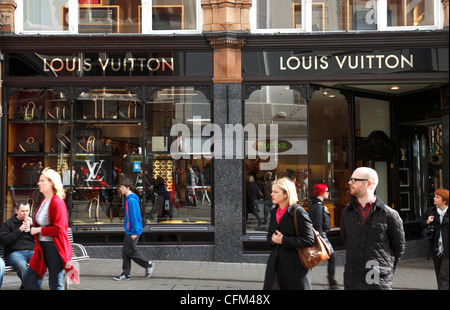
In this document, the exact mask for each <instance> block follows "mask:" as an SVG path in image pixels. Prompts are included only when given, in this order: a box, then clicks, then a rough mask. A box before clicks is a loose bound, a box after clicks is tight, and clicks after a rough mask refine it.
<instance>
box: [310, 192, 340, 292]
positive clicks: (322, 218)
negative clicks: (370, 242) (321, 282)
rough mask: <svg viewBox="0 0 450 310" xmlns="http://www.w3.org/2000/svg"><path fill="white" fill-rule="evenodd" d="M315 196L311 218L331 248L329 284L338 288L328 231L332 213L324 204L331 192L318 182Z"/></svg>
mask: <svg viewBox="0 0 450 310" xmlns="http://www.w3.org/2000/svg"><path fill="white" fill-rule="evenodd" d="M312 194H313V196H314V197H313V198H312V199H311V205H310V206H309V208H308V214H309V218H310V219H311V221H312V223H313V226H314V229H315V230H317V231H318V232H319V234H320V236H321V237H322V238H323V240H324V241H325V242H326V243H327V245H328V248H329V249H330V258H329V259H328V268H327V271H328V276H327V278H328V284H329V287H330V290H335V289H337V282H336V280H335V279H334V273H335V269H336V268H335V257H334V250H333V246H332V245H331V243H330V241H329V240H328V238H327V231H329V230H330V229H331V215H330V212H329V211H328V208H327V207H326V206H324V204H323V201H324V200H325V199H328V197H329V196H330V192H329V191H328V186H327V185H325V184H316V185H315V186H314V188H313V192H312Z"/></svg>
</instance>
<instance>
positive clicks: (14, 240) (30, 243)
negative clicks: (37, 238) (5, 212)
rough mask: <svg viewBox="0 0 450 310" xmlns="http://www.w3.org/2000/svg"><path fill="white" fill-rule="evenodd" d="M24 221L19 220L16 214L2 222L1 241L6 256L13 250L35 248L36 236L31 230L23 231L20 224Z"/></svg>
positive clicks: (0, 229)
mask: <svg viewBox="0 0 450 310" xmlns="http://www.w3.org/2000/svg"><path fill="white" fill-rule="evenodd" d="M22 223H23V221H19V220H18V219H17V217H16V216H15V215H14V216H13V217H11V218H10V219H8V220H7V221H6V222H4V223H3V224H2V227H1V228H0V243H1V244H2V245H3V247H4V249H5V257H8V255H9V254H11V252H15V251H25V250H31V251H33V249H34V237H33V236H32V235H31V234H30V233H29V232H21V231H20V229H19V228H20V226H21V225H22Z"/></svg>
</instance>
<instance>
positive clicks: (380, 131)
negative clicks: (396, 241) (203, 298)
mask: <svg viewBox="0 0 450 310" xmlns="http://www.w3.org/2000/svg"><path fill="white" fill-rule="evenodd" d="M344 36H345V35H344ZM300 37H301V38H300ZM354 37H355V36H353V37H352V38H354ZM359 38H360V40H359V41H358V42H359V43H361V42H363V44H362V45H359V46H356V43H355V44H354V45H352V44H348V43H346V44H343V43H342V42H349V41H348V40H347V39H348V38H347V37H346V38H340V37H338V38H336V37H335V36H331V35H330V36H327V38H324V40H323V41H321V42H319V41H317V40H316V39H317V36H272V37H270V38H267V37H264V36H259V35H251V36H249V35H245V36H243V37H242V39H243V42H245V44H244V46H243V47H242V50H241V56H242V83H230V84H218V83H213V76H214V72H213V61H214V60H213V59H214V55H213V54H214V51H213V49H212V48H211V46H210V44H209V42H208V38H206V37H204V36H180V37H170V38H167V37H164V39H162V37H161V38H158V37H139V40H138V39H136V38H133V37H121V38H113V39H111V37H109V38H108V37H102V36H98V37H95V40H93V37H83V36H76V37H70V38H67V37H56V36H49V37H39V40H37V39H38V38H36V37H16V36H11V37H6V38H4V39H3V40H2V45H1V50H2V53H3V55H4V60H3V72H4V73H3V75H2V76H3V85H2V111H3V117H2V127H1V136H2V142H1V143H2V145H1V150H2V154H1V156H2V157H1V161H2V162H1V167H4V168H3V169H2V171H1V172H0V173H1V177H2V180H3V181H4V182H2V184H4V185H3V186H2V188H1V189H0V191H1V196H2V197H3V198H2V201H1V202H0V203H1V205H0V208H1V211H2V213H1V221H2V222H3V221H4V220H6V219H7V218H9V217H11V216H12V215H13V214H14V210H13V208H14V204H15V203H18V202H21V201H28V202H29V203H30V205H31V206H32V208H31V209H32V210H35V208H36V205H37V204H38V203H39V199H40V198H39V192H38V188H37V184H36V175H37V174H38V173H39V171H40V169H42V168H43V167H51V168H53V169H55V170H56V171H58V172H59V173H60V175H61V177H62V181H63V185H64V188H65V189H66V194H67V198H66V204H67V207H68V215H69V225H70V227H71V228H72V231H73V233H74V238H75V241H76V242H80V243H82V244H83V245H84V246H85V247H86V248H87V249H88V252H89V254H90V255H91V256H92V257H120V249H121V248H120V246H121V244H122V241H123V222H122V221H123V212H122V208H121V202H122V200H121V199H123V197H121V195H119V194H118V192H117V184H118V182H119V180H120V178H123V177H127V178H130V179H132V180H133V182H134V184H135V187H136V191H137V192H138V193H139V195H140V196H141V197H142V201H143V221H144V231H143V235H142V236H141V239H140V245H141V246H142V248H143V251H144V252H145V253H146V254H147V255H148V256H149V257H150V256H151V257H154V259H173V260H176V259H191V260H217V261H264V260H265V258H266V257H267V253H268V252H267V250H268V248H267V245H266V242H265V239H266V232H267V222H268V218H267V217H268V214H267V212H266V211H267V207H266V206H267V204H265V202H264V199H262V200H260V201H258V207H259V208H258V209H259V212H257V213H256V214H253V213H248V212H247V209H246V196H245V195H246V194H245V193H246V187H247V183H248V182H249V181H250V180H249V179H250V176H251V177H253V179H254V181H255V182H260V183H263V182H265V179H264V178H265V177H266V174H267V172H271V174H272V179H275V178H280V177H285V176H287V177H289V178H291V179H292V180H294V181H295V183H296V185H297V190H298V196H299V203H300V204H302V205H303V206H305V207H307V205H308V203H309V201H310V199H311V190H312V187H313V186H314V185H315V184H317V183H325V184H327V185H328V187H329V188H330V191H331V195H330V200H329V201H327V202H326V206H327V207H328V209H329V211H330V213H331V214H332V226H333V227H332V231H331V232H330V239H331V240H332V242H333V245H334V246H335V247H336V249H338V250H339V249H342V243H341V241H340V237H339V221H340V214H341V212H342V209H343V208H344V207H345V205H347V204H348V203H349V202H350V200H351V199H352V198H351V197H350V195H349V193H348V184H347V182H348V178H349V176H350V175H351V171H352V170H353V169H354V168H356V167H358V166H363V165H364V166H371V167H373V168H375V169H376V170H377V171H378V173H379V175H380V185H379V187H378V189H377V195H379V196H380V197H382V199H383V200H385V202H386V204H388V205H389V206H391V207H392V208H395V209H396V210H398V211H399V213H400V215H401V216H402V219H403V221H404V225H405V232H406V233H407V238H408V239H409V240H415V239H417V238H418V236H419V232H418V220H419V219H420V216H421V214H422V212H423V211H424V210H426V208H427V207H428V206H430V203H432V194H433V189H434V188H438V187H448V166H446V162H448V151H447V152H444V150H445V149H447V150H448V60H447V59H448V36H447V37H445V35H443V34H438V35H434V36H431V38H432V41H433V44H429V45H428V46H427V47H426V48H424V47H423V44H421V45H420V46H418V45H414V44H415V43H414V44H413V43H411V42H415V40H411V41H409V40H406V39H405V40H404V42H402V44H401V46H402V47H401V48H399V47H398V46H397V45H396V44H397V42H398V40H397V42H395V44H394V43H392V42H391V41H390V40H389V39H388V38H387V37H386V38H384V40H385V43H386V44H385V46H386V48H383V49H380V48H379V46H378V45H377V44H375V43H374V42H373V41H372V40H371V39H370V38H369V36H364V35H362V36H361V37H359ZM443 38H444V39H443ZM300 39H301V40H300ZM325 39H326V40H325ZM397 39H398V38H397ZM422 39H424V36H423V35H421V40H422ZM300 41H301V42H300ZM400 41H401V40H400ZM283 42H284V43H283ZM286 42H290V43H289V44H287V43H286ZM307 43H309V44H307ZM389 44H391V46H390V45H389ZM330 45H331V46H330ZM55 46H57V48H55ZM306 46H307V47H308V48H306ZM391 87H400V89H401V90H400V92H395V89H391ZM425 102H426V104H424V103H425ZM230 124H231V125H233V126H234V129H235V131H236V132H235V133H234V134H235V136H234V140H232V143H231V145H233V147H234V148H235V149H234V151H235V152H234V154H232V155H231V156H229V157H227V155H226V154H225V153H226V152H227V142H224V141H222V142H217V143H223V145H222V156H221V157H220V156H217V154H218V153H217V151H218V149H219V148H218V147H217V144H216V146H215V147H214V148H208V147H205V145H207V143H208V141H209V143H210V142H211V141H214V140H211V139H210V137H211V136H212V135H213V131H205V128H208V129H211V128H219V129H218V130H219V131H220V129H222V131H221V132H222V133H225V130H226V128H228V127H227V126H228V125H230ZM255 124H256V125H265V126H263V127H258V126H255ZM236 125H242V126H241V127H244V128H247V129H248V128H250V127H251V126H252V125H253V127H255V128H256V131H255V132H250V131H246V132H245V134H244V135H243V136H239V135H238V134H237V131H238V129H239V126H236ZM247 125H249V126H248V127H247ZM271 125H272V126H274V125H276V126H277V129H278V131H277V139H275V140H272V141H271V139H270V135H271V132H270V128H271V127H270V126H271ZM215 126H217V127H215ZM173 128H181V129H179V131H177V130H175V131H172V129H173ZM260 128H264V130H267V132H265V133H266V135H265V136H264V135H263V134H262V132H259V131H258V130H260ZM195 130H200V132H202V134H201V135H194V136H192V133H195ZM171 131H172V132H171ZM244 131H245V130H244ZM217 132H218V131H216V132H214V136H215V137H216V136H217V135H216V133H217ZM261 137H265V138H261ZM240 139H242V141H240ZM236 145H244V146H245V149H244V152H243V153H239V152H238V147H237V146H236ZM228 146H229V145H228ZM260 152H261V153H260ZM263 154H264V155H265V156H263ZM446 154H447V155H446ZM219 155H220V154H219ZM241 155H242V156H241ZM446 156H447V157H446ZM272 163H275V164H274V165H271V164H272ZM446 182H447V183H446ZM161 184H164V186H165V188H166V190H167V191H168V193H169V196H170V199H169V201H163V202H161V201H159V199H158V198H157V197H158V187H159V186H160V185H161Z"/></svg>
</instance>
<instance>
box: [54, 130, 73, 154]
mask: <svg viewBox="0 0 450 310" xmlns="http://www.w3.org/2000/svg"><path fill="white" fill-rule="evenodd" d="M62 138H65V140H66V141H65V142H67V143H70V140H69V138H67V137H66V135H64V134H62V133H58V134H57V135H56V139H58V141H59V143H61V144H62V145H63V146H64V147H65V148H66V149H68V150H69V149H70V148H69V147H68V146H67V145H66V144H65V143H64V141H63V140H62Z"/></svg>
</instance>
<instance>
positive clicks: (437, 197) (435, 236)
mask: <svg viewBox="0 0 450 310" xmlns="http://www.w3.org/2000/svg"><path fill="white" fill-rule="evenodd" d="M448 199H449V198H448V190H447V189H444V188H439V189H437V190H436V191H435V192H434V206H433V207H431V208H429V209H428V210H427V211H426V212H425V214H424V216H423V217H422V220H421V221H420V226H421V227H422V229H426V228H427V227H428V229H430V230H431V233H430V234H431V235H430V236H429V252H430V254H431V257H432V258H433V263H434V270H435V272H436V279H437V284H438V290H448V289H449V287H448V274H449V270H448V261H449V259H448V245H449V244H448Z"/></svg>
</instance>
